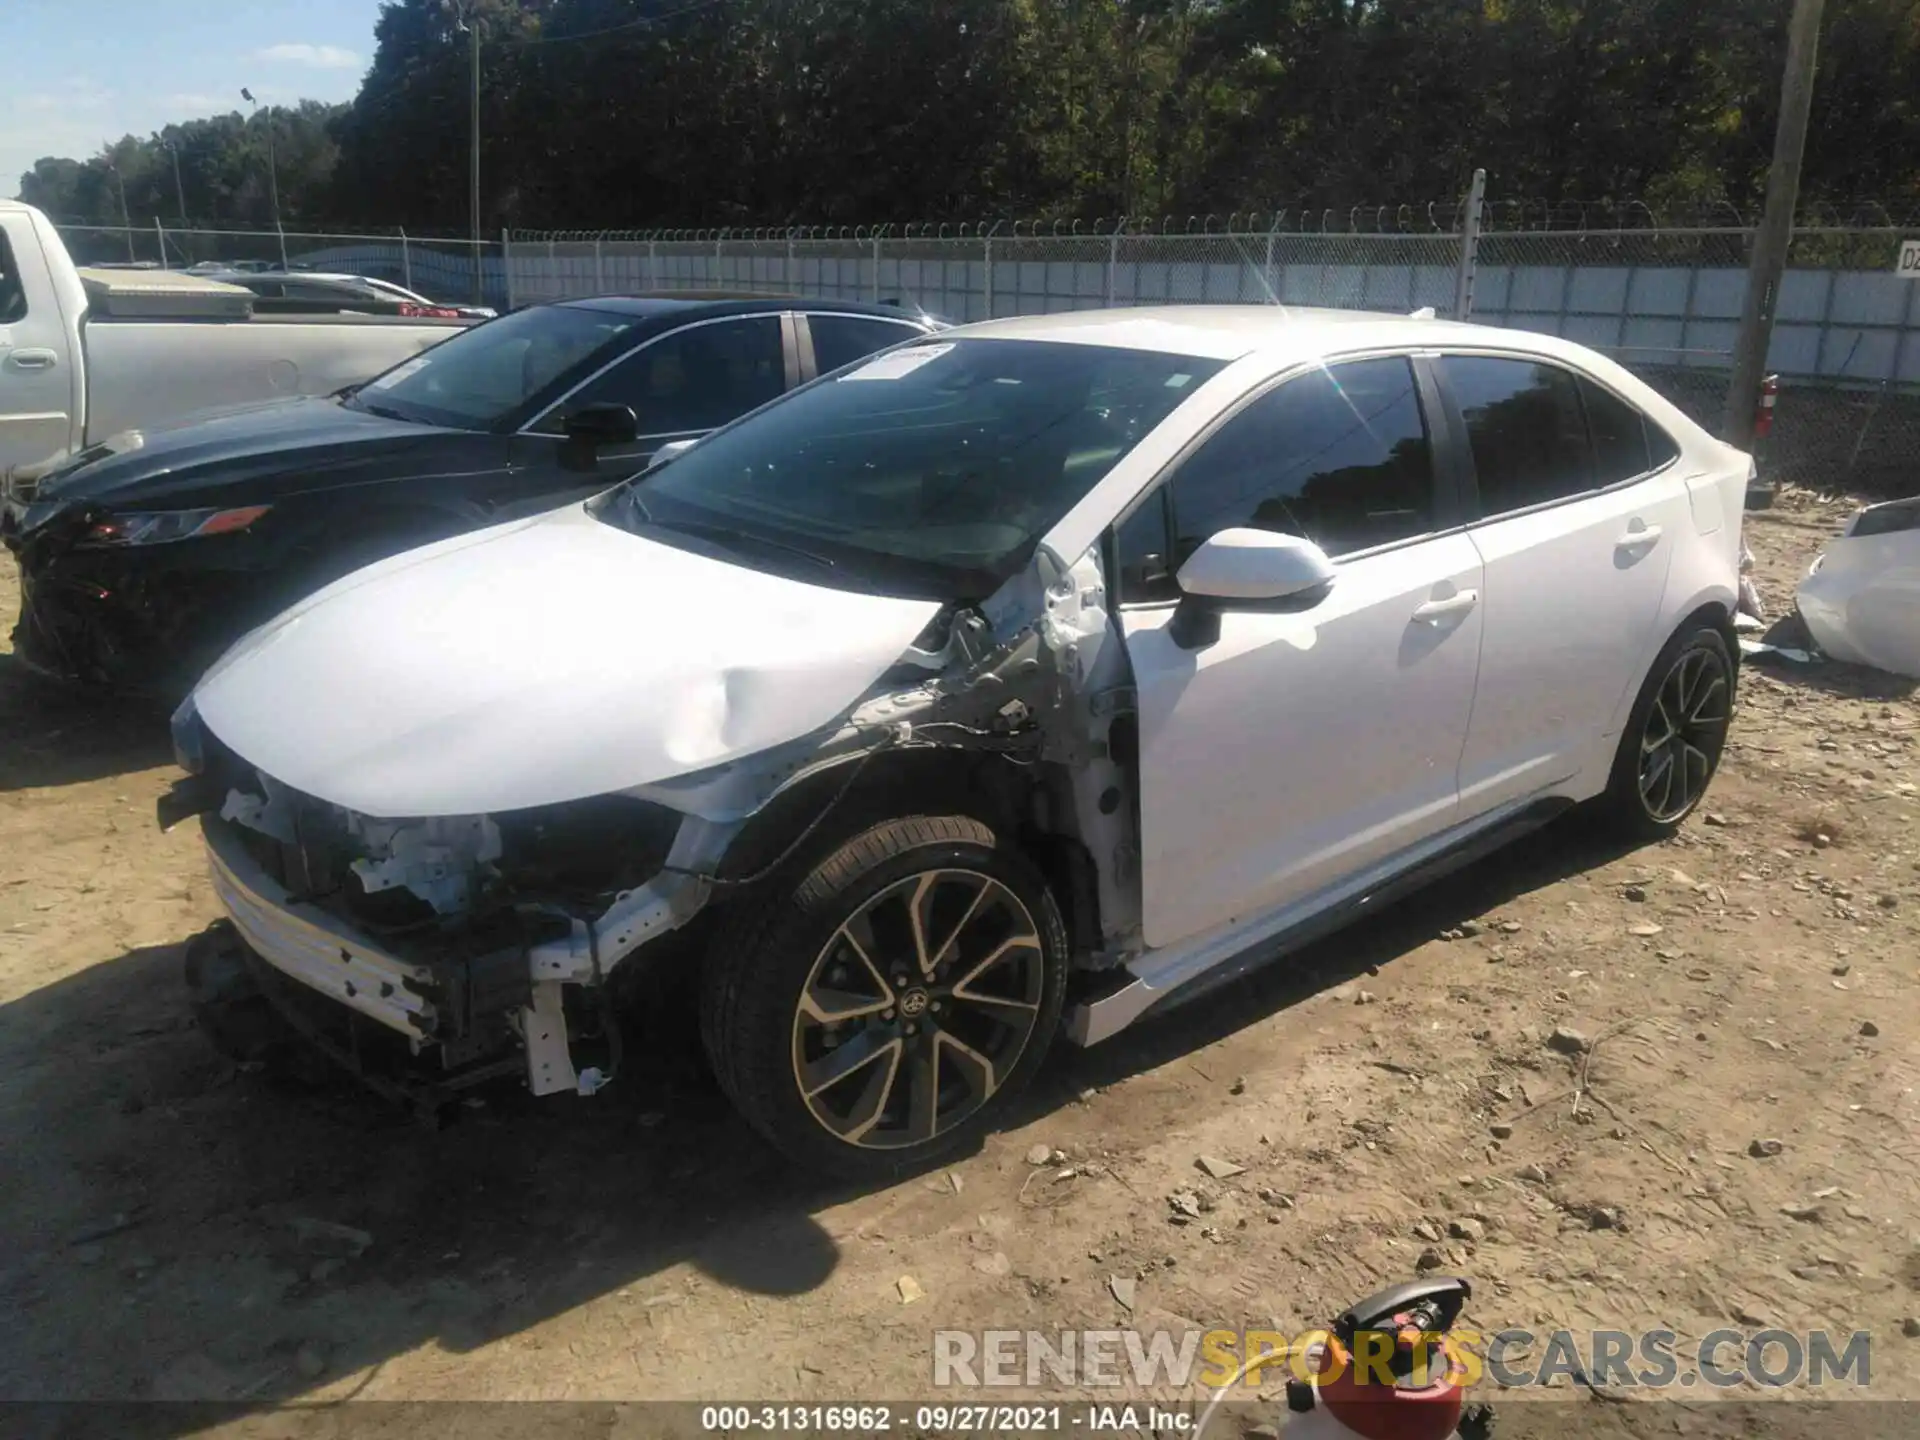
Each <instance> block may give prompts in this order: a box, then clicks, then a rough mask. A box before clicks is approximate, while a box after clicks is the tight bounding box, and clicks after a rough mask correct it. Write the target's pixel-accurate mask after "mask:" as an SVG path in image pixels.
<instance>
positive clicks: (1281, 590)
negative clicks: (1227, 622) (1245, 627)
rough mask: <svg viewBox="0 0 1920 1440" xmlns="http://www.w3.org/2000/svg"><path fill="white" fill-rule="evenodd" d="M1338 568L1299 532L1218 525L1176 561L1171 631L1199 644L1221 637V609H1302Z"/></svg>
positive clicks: (1183, 641) (1187, 644)
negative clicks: (1175, 603)
mask: <svg viewBox="0 0 1920 1440" xmlns="http://www.w3.org/2000/svg"><path fill="white" fill-rule="evenodd" d="M1338 573H1339V572H1338V571H1337V570H1336V569H1335V568H1334V564H1333V561H1332V560H1331V559H1329V558H1328V556H1327V552H1326V551H1324V550H1322V549H1321V548H1320V547H1319V546H1318V545H1316V544H1314V543H1313V542H1312V541H1311V540H1305V539H1302V538H1301V537H1300V536H1298V535H1280V534H1276V533H1275V532H1273V531H1271V530H1248V529H1233V530H1222V531H1220V533H1219V534H1217V535H1215V536H1213V537H1212V538H1211V539H1210V540H1207V541H1206V542H1205V543H1204V544H1202V545H1201V546H1200V548H1199V549H1197V550H1195V551H1194V552H1193V554H1191V555H1189V556H1188V557H1187V562H1186V564H1184V565H1182V566H1181V567H1180V573H1179V574H1178V575H1177V576H1176V577H1175V578H1176V580H1177V581H1178V582H1179V585H1180V594H1181V599H1180V606H1179V609H1177V610H1176V611H1175V612H1174V617H1173V622H1172V629H1171V632H1170V633H1171V635H1172V638H1173V640H1174V642H1175V643H1176V644H1178V645H1181V646H1183V647H1184V648H1186V649H1189V650H1194V649H1200V648H1203V647H1205V646H1207V645H1211V644H1213V643H1214V641H1216V640H1218V639H1219V638H1220V612H1221V611H1222V610H1232V609H1262V610H1264V609H1287V610H1295V609H1307V608H1309V607H1311V606H1313V605H1317V604H1318V603H1319V602H1320V601H1321V600H1322V599H1323V598H1325V596H1326V593H1327V591H1328V589H1330V588H1331V587H1332V585H1333V581H1334V577H1335V576H1336V575H1337V574H1338Z"/></svg>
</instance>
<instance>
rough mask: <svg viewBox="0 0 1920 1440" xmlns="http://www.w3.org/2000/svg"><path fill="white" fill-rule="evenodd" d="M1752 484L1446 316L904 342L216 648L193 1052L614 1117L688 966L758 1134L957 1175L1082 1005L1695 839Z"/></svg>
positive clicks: (1522, 344) (1054, 320)
mask: <svg viewBox="0 0 1920 1440" xmlns="http://www.w3.org/2000/svg"><path fill="white" fill-rule="evenodd" d="M449 348H451V347H449ZM1751 468H1752V466H1751V461H1750V460H1749V459H1748V457H1747V456H1746V455H1744V454H1741V453H1739V452H1737V451H1735V450H1732V449H1730V448H1729V447H1727V446H1725V445H1723V444H1721V443H1720V442H1719V441H1717V440H1715V439H1714V438H1713V437H1712V436H1710V435H1708V434H1707V433H1706V432H1705V431H1703V430H1702V429H1700V427H1698V426H1697V425H1695V424H1694V423H1693V422H1692V421H1690V420H1689V419H1688V418H1687V417H1686V416H1685V415H1684V414H1682V413H1681V412H1680V411H1679V410H1678V409H1676V408H1675V407H1674V406H1673V405H1671V404H1670V403H1668V402H1667V401H1666V400H1664V399H1662V398H1661V397H1660V396H1659V395H1658V394H1656V393H1655V392H1654V391H1652V390H1651V389H1649V388H1648V387H1647V386H1645V385H1643V384H1641V383H1640V382H1639V381H1638V380H1636V379H1634V377H1633V376H1632V375H1630V374H1628V373H1627V372H1626V371H1625V370H1623V369H1622V368H1621V367H1620V366H1618V365H1616V364H1614V363H1612V362H1611V361H1609V360H1606V359H1604V358H1603V357H1601V356H1599V355H1596V354H1594V353H1593V352H1591V351H1589V350H1586V349H1583V348H1581V347H1580V346H1578V345H1574V344H1572V343H1570V342H1567V341H1564V340H1560V339H1557V338H1553V337H1549V336H1545V335H1536V334H1526V333H1520V332H1514V331H1502V330H1495V329H1486V328H1481V327H1478V326H1467V325H1458V324H1453V323H1448V322H1440V321H1435V320H1432V319H1417V318H1394V317H1387V316H1376V315H1366V314H1357V313H1346V312H1327V311H1320V312H1315V311H1293V312H1291V313H1289V312H1287V311H1284V310H1281V309H1279V308H1277V307H1275V308H1258V309H1255V308H1249V307H1231V306H1219V307H1208V308H1192V309H1169V310H1151V309H1143V310H1127V311H1107V312H1088V311H1082V312H1077V313H1072V314H1056V315H1048V316H1044V317H1041V316H1036V317H1032V318H1027V319H1018V320H1001V321H995V322H991V323H988V324H984V325H975V326H970V327H965V328H962V329H959V330H953V331H948V332H946V333H944V334H941V335H939V336H936V337H931V338H929V339H927V340H924V341H916V342H912V343H909V344H907V345H904V346H901V347H898V348H895V349H893V350H890V351H888V352H887V353H885V354H883V355H879V356H876V357H874V358H872V359H870V360H868V361H866V362H865V363H863V364H860V365H857V366H855V367H854V368H852V369H850V370H846V371H843V372H841V373H840V374H839V375H838V376H836V377H833V378H830V379H825V380H822V381H821V382H819V383H818V384H815V385H813V386H810V387H808V388H807V389H805V390H804V391H801V392H800V393H798V394H795V395H792V396H789V397H787V398H786V399H784V400H782V401H780V402H779V403H777V404H774V405H770V406H768V407H766V408H765V409H762V410H759V411H757V412H755V413H754V414H753V415H751V416H749V417H747V418H746V419H744V420H742V421H740V422H739V423H738V424H736V425H733V426H730V427H728V428H726V429H724V430H722V431H720V432H719V433H718V434H716V435H713V436H710V437H709V438H707V439H706V440H703V441H702V442H701V443H700V444H698V445H696V446H694V447H693V448H691V449H690V450H688V451H686V452H685V453H684V454H681V455H678V456H676V457H673V458H671V459H669V460H668V461H666V462H665V463H662V464H659V465H656V466H654V467H653V468H651V469H650V470H648V471H647V472H646V473H644V474H642V475H640V476H638V477H636V478H635V479H633V480H632V481H630V482H629V483H628V484H626V485H624V486H621V487H618V488H616V489H613V490H610V491H608V492H606V493H605V494H602V495H600V496H598V497H597V498H595V499H593V500H591V501H589V502H586V503H584V504H577V505H568V506H563V507H560V508H558V509H555V510H553V511H550V512H549V513H547V514H545V515H542V516H539V517H537V518H533V519H528V520H524V521H521V522H518V523H514V524H505V525H498V526H495V527H494V528H492V529H490V530H487V531H485V532H483V533H481V534H478V535H472V536H467V537H464V538H462V539H460V540H457V541H450V542H447V543H445V544H441V545H437V546H433V547H430V548H427V549H423V550H419V551H416V552H413V553H411V554H408V555H405V556H400V557H397V558H395V559H392V560H389V561H387V562H386V563H384V564H382V565H378V566H375V567H373V568H372V569H370V570H367V571H365V572H363V573H361V574H360V575H357V576H355V577H354V578H353V579H352V581H350V582H347V583H343V584H340V585H336V586H333V587H331V588H330V589H327V590H324V591H322V592H320V593H319V594H317V595H315V596H313V597H311V598H310V599H308V600H307V601H305V602H304V603H302V604H300V605H299V606H297V607H295V608H294V609H293V610H291V611H290V612H288V613H287V614H286V615H284V616H282V617H281V618H280V619H278V620H277V621H275V622H274V623H272V624H269V625H267V626H264V627H262V628H261V629H259V630H258V631H256V632H255V633H254V634H253V635H251V636H249V637H248V638H247V639H246V640H244V641H242V642H241V643H240V644H239V645H237V646H235V647H234V649H233V650H232V651H230V652H229V653H228V654H227V655H226V656H225V657H224V658H223V659H222V660H221V662H220V663H219V664H218V665H217V666H216V667H215V668H214V669H213V670H212V671H211V672H210V673H209V674H208V675H207V676H206V678H205V679H204V680H203V681H202V682H201V683H200V685H199V687H198V688H197V689H196V691H195V692H194V694H193V696H192V697H191V699H190V700H189V702H188V703H187V704H185V705H184V706H182V708H181V709H180V711H179V712H178V713H177V715H176V723H175V733H176V743H177V748H178V751H179V754H180V756H181V758H182V763H183V764H184V765H185V766H186V767H187V768H188V769H189V770H190V771H192V772H194V778H193V779H192V780H190V781H188V782H185V783H184V784H183V786H182V787H181V788H180V789H179V791H177V792H176V794H175V795H174V796H173V797H171V798H170V800H169V801H168V802H166V803H164V804H163V807H162V818H163V820H169V819H174V818H178V817H179V816H181V815H184V814H188V813H198V814H200V816H201V821H202V829H203V833H204V836H205V840H206V845H207V849H208V853H209V857H210V861H211V866H212V872H213V877H214V888H215V891H216V893H217V894H218V896H219V898H220V900H221V903H222V905H223V906H224V907H225V909H226V911H227V913H228V915H229V917H230V924H229V925H225V926H222V927H216V928H215V929H214V930H213V931H210V932H209V933H208V934H207V935H206V936H204V937H202V938H201V939H200V940H199V941H197V942H196V943H195V944H194V946H192V947H191V948H190V951H189V957H188V964H189V977H190V983H191V984H192V985H193V987H194V991H195V994H196V996H197V997H198V999H199V1001H200V1003H201V1006H202V1015H203V1028H205V1029H206V1030H207V1031H208V1033H209V1034H212V1035H215V1036H227V1037H237V1036H239V1035H240V1034H242V1033H243V1032H240V1031H236V1030H235V1029H234V1028H231V1026H232V1022H236V1021H240V1020H243V1019H245V1018H246V1017H249V1016H251V1017H252V1018H253V1019H254V1020H260V1019H262V1018H263V1017H271V1016H276V1015H277V1016H281V1017H286V1016H294V1017H298V1025H297V1026H296V1027H294V1028H297V1029H299V1030H300V1031H301V1033H303V1034H305V1035H306V1036H307V1037H309V1039H310V1040H311V1041H312V1042H313V1043H315V1044H318V1045H320V1046H321V1047H322V1048H323V1049H326V1050H327V1051H328V1053H330V1054H332V1055H334V1056H335V1058H337V1059H340V1060H341V1061H342V1062H343V1063H346V1064H348V1065H349V1066H352V1067H355V1068H357V1069H359V1070H360V1071H361V1072H362V1073H367V1072H369V1071H373V1072H374V1073H376V1074H377V1075H379V1076H380V1077H382V1079H383V1082H384V1083H387V1084H389V1086H390V1087H391V1086H393V1085H398V1086H400V1087H402V1092H401V1093H406V1094H409V1095H411V1096H413V1097H414V1098H416V1099H419V1100H421V1101H422V1102H423V1103H428V1104H432V1103H438V1102H440V1101H443V1100H444V1099H445V1098H446V1097H448V1096H449V1095H451V1094H454V1093H456V1092H457V1091H458V1090H459V1089H460V1087H462V1086H463V1085H467V1084H472V1083H476V1082H477V1081H479V1080H481V1079H485V1078H487V1077H488V1076H492V1075H498V1074H499V1073H500V1072H501V1069H502V1067H508V1068H517V1069H518V1070H519V1072H520V1073H521V1074H522V1075H524V1077H525V1079H526V1082H527V1084H528V1085H529V1086H530V1088H531V1089H532V1090H533V1091H534V1092H535V1093H537V1094H549V1093H557V1092H562V1091H565V1092H579V1093H583V1094H591V1093H593V1092H594V1091H596V1090H597V1089H598V1088H599V1087H600V1086H601V1085H602V1084H603V1083H604V1082H605V1081H606V1080H607V1079H608V1078H609V1075H610V1073H611V1071H612V1070H613V1069H614V1068H616V1067H617V1065H618V1063H619V1057H620V1055H621V1053H622V1047H621V1044H620V1031H619V1027H620V1025H621V1023H622V1020H621V1017H620V1014H619V1011H618V1009H617V1007H616V1006H615V1005H614V1004H612V998H613V995H614V992H611V991H609V989H608V987H609V986H614V987H621V986H623V985H624V983H625V978H626V977H628V976H638V975H646V976H648V977H649V982H648V988H649V991H651V990H652V982H653V980H654V979H657V978H660V977H661V976H663V975H666V974H670V973H672V967H676V966H684V967H688V969H687V971H686V973H687V974H688V975H689V976H691V977H692V978H693V979H694V980H696V981H697V983H698V985H699V987H700V990H701V999H700V1026H701V1030H702V1034H703V1037H704V1040H705V1044H706V1047H707V1051H708V1054H709V1056H710V1058H711V1060H712V1062H713V1068H714V1070H715V1072H716V1073H717V1074H718V1076H719V1078H720V1081H721V1084H722V1085H723V1086H724V1087H725V1089H726V1091H727V1093H728V1094H729V1095H730V1096H731V1097H732V1098H733V1100H734V1102H735V1104H736V1105H737V1106H738V1107H739V1109H740V1110H741V1112H742V1113H743V1114H744V1115H745V1116H746V1117H747V1118H748V1119H749V1120H750V1121H751V1122H752V1123H753V1124H754V1125H755V1126H756V1127H758V1128H759V1130H760V1131H762V1132H763V1133H764V1134H765V1135H766V1136H767V1137H768V1138H769V1139H770V1140H771V1141H772V1142H773V1143H774V1144H775V1145H777V1146H779V1147H780V1148H781V1149H783V1150H784V1151H786V1152H787V1153H788V1154H789V1155H791V1156H793V1157H794V1158H795V1159H797V1160H799V1161H801V1162H803V1163H806V1164H809V1165H815V1166H819V1167H822V1168H826V1169H830V1170H836V1171H840V1172H843V1173H847V1174H851V1175H856V1176H864V1177H867V1178H874V1177H878V1176H884V1175H890V1174H893V1173H895V1172H897V1171H899V1170H902V1169H907V1168H911V1167H914V1166H918V1165H922V1164H925V1163H928V1162H929V1161H931V1160H932V1159H934V1158H936V1157H937V1156H939V1155H941V1154H944V1153H946V1152H948V1151H950V1150H953V1149H955V1148H956V1147H960V1146H963V1145H965V1144H966V1143H968V1141H969V1140H970V1138H972V1137H975V1136H977V1135H978V1134H979V1133H980V1132H981V1131H982V1130H983V1129H984V1128H985V1127H987V1126H989V1125H991V1124H992V1123H993V1121H994V1118H995V1116H996V1115H998V1114H1000V1113H1002V1111H1003V1108H1004V1106H1005V1104H1006V1103H1007V1101H1008V1099H1009V1098H1010V1097H1011V1096H1012V1095H1013V1094H1014V1093H1015V1092H1017V1091H1018V1090H1019V1088H1020V1087H1021V1085H1022V1084H1023V1083H1024V1082H1025V1081H1026V1080H1027V1079H1028V1078H1029V1077H1030V1076H1031V1075H1032V1074H1033V1072H1034V1069H1035V1067H1036V1066H1037V1065H1038V1064H1039V1063H1040V1060H1041V1057H1042V1056H1043V1055H1044V1053H1045V1052H1046V1050H1047V1048H1048V1046H1049V1044H1050V1043H1051V1042H1052V1041H1053V1039H1054V1037H1055V1034H1056V1032H1057V1031H1058V1030H1059V1029H1060V1028H1061V1023H1062V1017H1063V1015H1064V1017H1065V1028H1066V1030H1067V1032H1068V1033H1069V1035H1070V1036H1071V1037H1072V1038H1074V1039H1075V1040H1077V1041H1079V1042H1080V1043H1083V1044H1092V1043H1094V1042H1096V1041H1100V1040H1103V1039H1105V1038H1106V1037H1108V1036H1111V1035H1113V1034H1116V1033H1117V1032H1119V1031H1120V1030H1123V1029H1125V1028H1126V1027H1127V1026H1129V1025H1131V1024H1132V1023H1134V1022H1135V1021H1137V1020H1138V1019H1140V1018H1141V1017H1142V1016H1143V1015H1146V1014H1148V1013H1149V1012H1151V1011H1153V1010H1155V1009H1156V1008H1158V1007H1160V1006H1162V1005H1163V1004H1166V1003H1170V1002H1171V1001H1173V1000H1174V999H1175V998H1176V997H1181V996H1191V995H1193V994H1195V993H1197V992H1198V991H1199V990H1200V989H1204V988H1206V987H1209V986H1211V985H1215V984H1217V983H1219V982H1221V981H1222V980H1225V979H1230V978H1232V977H1233V976H1235V975H1236V974H1238V973H1240V972H1242V971H1243V970H1244V969H1245V968H1246V967H1247V966H1249V965H1250V964H1252V963H1255V962H1258V961H1262V960H1266V959H1270V958H1271V957H1272V956H1274V955H1275V954H1278V953H1280V952H1282V951H1284V950H1286V949H1287V948H1289V947H1291V946H1294V945H1297V944H1299V943H1300V942H1301V941H1303V940H1304V939H1306V938H1307V937H1309V936H1312V935H1315V934H1318V933H1323V932H1324V931H1326V930H1327V929H1329V928H1331V927H1333V926H1336V925H1338V924H1339V923H1341V922H1343V921H1345V920H1349V919H1351V918H1354V917H1356V916H1358V915H1361V914H1371V913H1373V910H1374V908H1376V907H1377V906H1379V905H1380V904H1381V903H1383V902H1385V901H1386V900H1387V899H1388V898H1389V897H1391V896H1392V895H1394V894H1395V893H1398V892H1400V891H1403V890H1405V889H1407V888H1409V887H1411V886H1413V885H1415V884H1418V883H1422V882H1424V881H1425V880H1427V879H1430V878H1432V877H1433V876H1434V875H1436V874H1438V873H1440V872H1442V871H1444V870H1446V869H1447V868H1449V867H1451V866H1453V865H1457V864H1459V863H1460V862H1461V861H1462V860H1463V859H1466V858H1470V857H1472V856H1474V855H1477V854H1482V853H1485V852H1486V851H1487V850H1489V849H1491V848H1493V847H1494V846H1496V845H1499V844H1502V843H1504V842H1507V841H1510V840H1512V839H1514V838H1516V837H1518V836H1520V835H1522V834H1525V833H1526V832H1528V831H1529V830H1531V829H1533V828H1534V827H1536V826H1538V825H1540V824H1542V823H1544V822H1545V821H1547V820H1548V819H1550V818H1551V817H1552V816H1554V815H1556V814H1559V813H1561V812H1563V811H1565V810H1566V809H1568V808H1569V807H1571V806H1573V805H1575V804H1576V803H1580V802H1591V803H1592V804H1594V805H1595V806H1597V807H1598V810H1599V811H1600V813H1601V814H1603V815H1604V816H1605V817H1606V818H1608V819H1609V820H1610V821H1611V822H1613V823H1614V824H1616V825H1618V826H1619V827H1620V828H1621V829H1623V830H1624V831H1625V832H1626V833H1628V834H1631V835H1636V836H1640V837H1648V838H1650V837H1657V836H1663V835H1666V834H1669V833H1671V832H1672V831H1673V830H1674V828H1675V827H1676V826H1678V825H1679V824H1680V822H1681V821H1682V820H1683V819H1684V818H1685V817H1686V816H1687V815H1688V814H1689V813H1690V812H1691V811H1692V810H1693V809H1694V807H1695V806H1697V805H1698V804H1699V803H1700V800H1701V797H1702V795H1703V794H1704V793H1705V791H1706V787H1707V784H1708V782H1709V780H1710V779H1711V777H1712V776H1713V774H1714V770H1715V767H1716V766H1717V764H1718V763H1719V759H1720V755H1721V749H1722V745H1723V743H1724V741H1725V738H1726V732H1727V725H1728V721H1729V719H1730V717H1731V715H1732V706H1733V697H1734V683H1735V655H1736V653H1737V652H1736V650H1735V647H1734V636H1733V623H1732V622H1733V613H1734V606H1735V601H1736V588H1737V582H1738V570H1739V560H1740V553H1741V540H1740V529H1741V519H1742V507H1741V500H1742V491H1743V487H1744V486H1745V484H1746V481H1747V477H1748V475H1749V474H1750V472H1751ZM248 987H251V988H248ZM629 1018H630V1017H629ZM251 1033H258V1032H257V1031H256V1032H251ZM242 1053H244V1052H242Z"/></svg>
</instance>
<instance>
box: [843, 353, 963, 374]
mask: <svg viewBox="0 0 1920 1440" xmlns="http://www.w3.org/2000/svg"><path fill="white" fill-rule="evenodd" d="M951 349H953V346H951V345H915V346H914V347H912V348H911V349H909V350H895V351H893V352H892V353H891V354H888V355H882V356H879V357H878V358H877V359H873V360H869V361H868V362H867V363H866V364H864V365H862V366H861V367H860V368H859V369H858V370H856V371H854V372H853V373H852V374H851V375H842V376H841V377H840V378H841V379H842V380H898V379H899V378H900V377H901V376H903V375H911V374H912V373H913V372H914V371H916V370H918V369H919V368H920V367H921V366H922V365H925V364H927V363H929V362H930V361H934V360H938V359H939V358H940V357H941V356H942V355H944V354H946V353H947V352H948V351H949V350H951Z"/></svg>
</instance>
